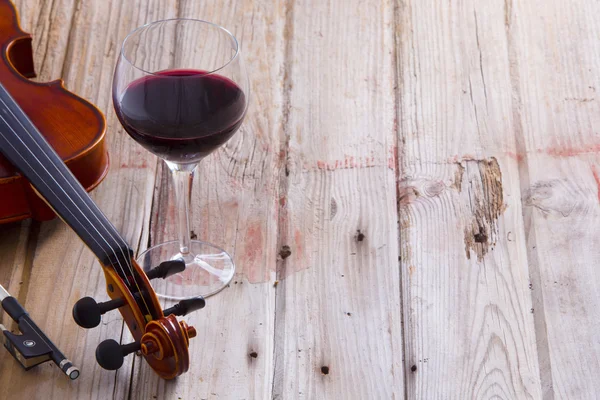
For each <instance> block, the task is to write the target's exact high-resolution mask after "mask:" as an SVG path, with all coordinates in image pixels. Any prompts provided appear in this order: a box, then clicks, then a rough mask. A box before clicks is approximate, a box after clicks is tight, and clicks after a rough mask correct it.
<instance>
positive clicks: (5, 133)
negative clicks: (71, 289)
mask: <svg viewBox="0 0 600 400" xmlns="http://www.w3.org/2000/svg"><path fill="white" fill-rule="evenodd" d="M9 4H10V2H8V1H0V13H4V14H5V15H6V13H8V12H9V11H10V10H9ZM12 11H14V8H12ZM14 16H15V18H12V19H7V18H0V31H2V35H4V43H5V44H4V47H3V51H4V52H3V55H4V62H0V153H1V154H2V155H4V157H5V158H3V159H2V160H1V161H0V171H1V173H3V174H6V171H12V172H11V173H13V174H14V173H16V171H18V173H19V175H14V176H13V177H12V178H7V179H4V178H3V179H1V180H0V185H2V186H0V187H4V186H5V185H11V184H12V185H19V188H18V189H14V190H15V191H14V192H13V193H12V194H11V195H8V194H6V192H4V190H5V189H0V190H1V191H2V193H3V195H2V197H1V200H0V204H1V207H0V210H2V212H6V213H7V215H4V217H5V218H9V219H10V218H12V219H13V220H14V219H19V218H21V217H22V216H23V215H22V214H12V215H8V214H10V213H8V211H10V210H12V209H11V208H10V207H8V206H7V205H6V204H9V203H11V202H12V203H15V202H18V201H22V200H24V199H26V200H27V202H28V204H29V205H30V206H31V205H32V203H33V202H34V201H33V200H32V199H33V196H36V198H38V199H41V200H40V201H43V202H45V203H46V204H47V206H48V207H49V209H50V210H52V211H53V212H54V213H55V214H56V215H58V216H59V217H60V218H61V219H62V220H63V221H64V222H65V223H66V224H67V225H69V226H70V227H71V229H72V230H73V231H74V232H75V233H76V234H77V235H78V236H79V238H80V239H81V240H82V241H83V242H84V243H85V244H86V245H87V247H88V248H89V249H90V250H91V251H92V252H93V253H94V255H95V256H96V257H97V258H98V260H99V262H100V265H101V267H102V269H103V271H104V276H105V279H106V291H107V294H108V297H109V298H110V300H109V301H106V302H100V303H98V302H96V301H95V300H94V299H92V298H91V297H84V298H82V299H80V300H79V301H78V302H77V303H76V304H75V306H74V307H73V318H74V320H75V322H76V323H77V324H78V325H80V326H81V327H84V328H93V327H95V326H98V325H99V324H100V319H101V316H102V315H103V314H104V313H106V312H109V311H111V310H115V309H118V310H119V312H120V313H121V315H122V317H123V319H124V320H125V322H126V324H127V327H128V328H129V331H130V332H131V334H132V336H133V338H134V342H133V343H129V344H125V345H121V344H119V343H118V342H116V341H115V340H112V339H108V340H105V341H103V342H102V343H100V344H99V346H98V347H97V349H96V360H97V362H98V363H99V364H100V366H101V367H102V368H104V369H107V370H116V369H118V368H120V367H121V366H122V365H123V361H124V357H125V356H126V355H127V354H130V353H132V352H135V351H140V352H141V354H142V355H143V356H144V358H145V359H146V361H147V363H148V365H150V367H151V368H152V369H153V370H154V371H155V372H156V373H157V374H158V375H159V376H161V377H162V378H164V379H172V378H175V377H176V376H178V375H181V374H183V373H185V372H186V371H187V370H188V368H189V363H190V356H189V350H188V348H189V341H190V339H191V338H193V337H194V336H196V330H195V329H194V328H193V327H191V326H188V325H187V324H186V323H185V321H180V320H178V319H177V316H184V315H186V314H188V313H190V312H192V311H195V310H198V309H201V308H203V307H204V305H205V302H204V299H203V298H202V297H196V298H191V299H186V300H182V301H181V302H179V303H178V304H176V305H175V306H173V307H170V308H168V309H165V310H163V309H162V308H161V306H160V303H159V302H158V298H157V296H156V293H155V292H154V290H153V288H152V286H151V284H150V280H152V279H161V278H163V279H164V278H167V277H169V276H171V275H173V274H176V273H179V272H182V271H183V270H184V269H185V263H184V262H183V261H179V260H174V261H165V262H163V263H161V264H160V265H159V266H157V267H155V268H153V269H150V270H149V271H147V272H144V270H142V268H141V267H140V266H139V265H138V264H137V263H136V261H135V259H134V258H133V250H132V249H131V247H130V246H129V245H128V243H127V242H126V241H125V240H124V239H123V237H122V236H121V235H120V233H119V232H118V231H117V229H116V228H115V227H114V225H113V224H112V223H111V222H110V221H109V220H108V218H107V217H106V216H105V215H104V214H103V213H102V211H101V210H100V208H99V207H98V206H97V205H96V204H95V203H94V201H93V200H92V198H91V197H90V196H89V194H88V192H87V190H86V187H87V189H89V188H90V187H92V186H93V185H94V184H96V183H97V182H98V181H99V180H101V179H102V177H103V176H104V174H105V173H106V172H105V167H101V168H96V169H95V171H87V169H88V167H89V169H92V166H94V165H95V166H96V167H97V166H98V165H100V166H102V165H105V162H106V160H107V159H106V152H105V150H104V144H103V141H102V138H103V135H104V119H103V117H102V114H100V112H99V111H97V109H95V107H93V106H91V105H90V104H89V103H87V102H85V101H83V100H82V99H80V98H78V97H76V96H75V95H73V94H71V93H69V92H68V91H66V90H65V89H64V88H63V87H62V83H61V82H60V81H55V82H50V83H48V84H39V83H34V82H31V81H29V80H27V79H25V78H24V77H23V76H21V75H20V74H19V73H17V72H18V71H21V72H27V71H30V72H31V71H32V69H31V63H30V60H29V61H28V59H27V57H26V56H25V57H23V54H26V53H28V52H30V50H31V44H30V37H29V36H28V35H26V34H24V33H23V32H22V31H20V29H19V28H18V24H17V22H16V14H14ZM11 29H12V31H11V33H7V31H8V30H11ZM9 60H13V61H12V62H10V61H9ZM19 60H20V61H19ZM90 121H91V122H92V123H90ZM94 121H95V122H96V123H93V122H94ZM90 138H93V140H92V141H91V142H90V141H88V139H90ZM67 142H68V143H69V145H67ZM70 145H74V146H71V147H69V146H70ZM74 148H79V149H80V150H81V153H80V154H76V153H75V152H74ZM76 167H77V168H76ZM77 172H79V173H80V174H79V176H77V175H76V173H77ZM0 176H3V175H0ZM25 179H26V180H27V183H25ZM84 185H86V186H84ZM23 186H27V187H29V188H30V189H23ZM27 190H30V191H31V194H28V193H27ZM23 191H25V193H23ZM12 196H17V197H18V196H21V197H18V198H17V199H14V198H12ZM5 203H6V204H5ZM9 205H10V204H9ZM12 206H14V204H12ZM2 207H3V208H2ZM13 209H14V207H13ZM7 210H8V211H7ZM11 212H12V211H11ZM29 212H31V213H32V214H33V215H35V214H36V209H35V207H33V208H30V209H29ZM4 297H6V298H5V299H4V300H3V303H4V302H6V300H7V299H8V296H7V294H6V293H5V294H4ZM3 306H4V304H3ZM19 307H20V306H19ZM9 309H11V310H12V311H11V317H13V318H15V319H17V317H20V316H21V315H23V312H24V310H23V311H22V310H21V309H20V308H18V307H17V306H16V305H14V304H13V305H11V307H9ZM15 310H16V311H15ZM5 334H6V333H5ZM23 334H26V333H25V332H23ZM17 350H19V349H17ZM51 350H52V353H51V354H52V356H53V357H54V361H55V362H57V363H59V364H62V365H60V367H61V369H66V370H64V371H63V372H65V373H67V374H68V373H69V372H68V368H70V365H68V364H65V363H63V362H62V361H59V360H60V359H61V358H64V356H63V355H62V354H59V353H60V352H59V351H58V349H51ZM28 351H34V349H29V350H28ZM29 354H32V353H31V352H30V353H29ZM21 355H22V354H21ZM63 367H64V368H63ZM78 375H79V373H77V376H78Z"/></svg>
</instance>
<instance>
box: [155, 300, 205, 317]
mask: <svg viewBox="0 0 600 400" xmlns="http://www.w3.org/2000/svg"><path fill="white" fill-rule="evenodd" d="M205 305H206V301H205V300H204V297H202V296H198V297H194V298H192V299H185V300H181V301H180V302H179V303H177V304H175V305H174V306H173V307H169V308H167V309H165V310H164V311H163V314H164V315H165V317H166V316H168V315H171V314H173V315H177V316H180V317H183V316H185V315H187V314H189V313H191V312H193V311H196V310H200V309H202V308H204V306H205Z"/></svg>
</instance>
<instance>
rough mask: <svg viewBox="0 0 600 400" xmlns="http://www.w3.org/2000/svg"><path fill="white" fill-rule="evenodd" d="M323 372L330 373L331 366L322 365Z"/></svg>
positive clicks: (324, 373)
mask: <svg viewBox="0 0 600 400" xmlns="http://www.w3.org/2000/svg"><path fill="white" fill-rule="evenodd" d="M321 373H322V374H323V375H329V367H328V366H327V365H323V366H322V367H321Z"/></svg>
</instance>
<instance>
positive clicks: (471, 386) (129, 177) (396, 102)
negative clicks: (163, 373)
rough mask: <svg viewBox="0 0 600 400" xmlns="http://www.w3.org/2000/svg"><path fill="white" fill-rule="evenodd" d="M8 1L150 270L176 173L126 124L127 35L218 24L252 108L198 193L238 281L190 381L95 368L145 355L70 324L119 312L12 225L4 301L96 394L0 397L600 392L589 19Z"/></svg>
mask: <svg viewBox="0 0 600 400" xmlns="http://www.w3.org/2000/svg"><path fill="white" fill-rule="evenodd" d="M16 4H17V8H18V9H19V11H20V19H21V25H22V27H23V29H24V30H25V31H27V32H31V33H32V34H33V35H34V52H35V55H34V56H35V64H36V69H37V71H38V73H39V77H38V79H39V80H41V81H47V80H52V79H56V78H63V79H64V80H65V84H66V86H67V87H68V88H69V89H71V90H73V91H75V92H76V93H78V94H80V95H82V96H83V97H85V98H87V99H89V100H91V101H92V102H94V103H95V104H97V105H98V106H99V107H100V108H101V109H102V111H103V112H104V113H105V115H106V117H107V122H108V141H109V144H110V149H111V153H110V154H111V169H110V174H109V175H108V177H107V179H106V181H105V182H103V183H102V185H101V186H100V187H99V188H98V189H96V190H95V191H94V192H93V197H94V199H95V200H96V201H97V202H98V204H99V205H100V207H101V208H102V209H103V210H104V211H105V212H106V213H107V215H108V216H109V217H110V218H111V220H112V221H113V222H114V223H115V225H116V226H117V228H118V229H120V230H121V232H123V234H124V236H125V237H126V239H127V240H128V241H129V242H130V243H131V244H132V245H133V246H134V248H135V249H136V250H138V251H142V250H143V249H144V248H145V247H146V246H147V243H148V242H149V240H150V241H151V242H152V243H156V242H158V241H161V240H162V239H163V238H174V237H175V233H176V231H175V229H174V226H173V225H172V224H171V221H173V219H174V218H173V217H174V209H173V206H174V205H173V201H172V197H171V196H172V191H171V188H170V182H169V176H168V174H167V171H166V170H165V168H163V166H162V165H161V164H160V163H159V162H157V160H156V158H155V157H153V156H152V155H150V154H149V153H148V152H146V151H144V150H142V149H141V147H139V146H138V145H136V144H135V143H134V142H133V141H132V140H130V139H129V138H128V136H127V135H126V134H125V133H124V132H123V130H122V129H121V127H120V126H119V123H118V121H117V120H116V118H115V115H114V112H113V110H112V103H111V82H112V72H113V68H114V64H115V61H116V57H117V55H118V51H119V45H120V43H121V41H122V40H123V38H124V37H125V35H126V34H127V33H128V32H129V31H131V30H132V29H133V28H135V27H137V26H139V25H142V24H144V23H146V22H149V21H152V20H157V19H162V18H172V17H176V16H181V17H191V18H201V19H206V20H210V21H214V22H216V23H219V24H222V25H224V26H226V27H228V28H229V29H230V30H232V32H233V33H234V34H235V35H236V36H237V37H238V38H239V40H240V42H241V45H242V52H243V54H244V56H245V59H246V61H247V65H248V69H249V72H250V76H251V83H252V97H251V101H252V105H251V109H250V112H249V114H248V118H247V120H246V121H245V123H244V125H243V128H242V129H241V131H240V132H239V134H238V135H237V136H236V137H235V138H234V139H232V140H231V141H230V142H229V143H228V144H227V145H226V146H224V147H223V148H222V149H220V150H219V151H218V152H216V153H215V154H213V155H211V156H210V157H209V158H208V159H207V160H206V161H205V162H203V163H202V164H201V166H200V168H199V170H198V172H197V174H196V181H195V184H194V193H193V199H194V200H193V206H192V229H193V230H194V233H196V235H197V236H198V237H199V238H200V239H203V240H208V241H211V242H215V243H219V244H221V245H222V246H223V247H224V248H225V249H226V250H228V251H229V252H230V253H231V254H232V255H233V256H234V258H235V260H236V263H237V265H238V271H237V276H236V278H235V279H234V283H232V285H231V287H230V288H228V289H227V290H225V291H223V292H222V293H220V294H219V295H217V296H215V297H213V298H210V299H209V300H210V301H209V302H208V305H207V307H206V309H205V310H203V311H200V312H198V313H196V314H194V315H191V316H189V317H186V319H187V320H188V322H190V323H192V324H193V325H195V326H196V328H197V330H198V333H199V335H198V337H197V338H196V339H194V340H193V341H192V346H191V349H190V350H191V354H192V366H191V369H190V371H189V372H188V373H187V374H186V375H184V376H182V377H180V378H178V379H177V380H175V381H172V382H165V381H162V380H160V379H158V378H156V376H155V375H154V374H153V373H152V371H151V370H150V369H149V368H148V367H147V366H146V365H145V364H144V363H143V361H142V359H141V358H140V357H136V356H131V357H128V358H127V361H126V364H125V365H124V367H123V368H121V369H120V370H119V371H117V372H116V373H115V372H108V371H104V370H102V369H101V368H99V367H98V366H97V365H96V363H95V360H94V351H95V347H96V345H97V344H98V343H99V342H100V341H101V340H104V339H107V338H114V339H120V340H121V341H123V342H124V343H125V342H128V341H129V340H130V337H129V335H128V333H127V331H126V330H123V324H122V322H121V320H120V318H119V317H118V314H117V313H109V314H107V315H105V316H104V318H103V322H102V324H101V326H100V327H98V328H96V329H92V330H89V331H86V330H83V329H81V328H79V327H77V326H76V325H75V324H74V322H73V321H72V318H71V315H70V313H71V308H72V306H73V304H74V302H75V301H76V300H78V299H79V298H80V297H83V296H85V295H91V296H95V297H96V298H97V299H99V300H104V299H106V294H105V293H104V290H105V289H104V278H103V277H102V276H101V274H100V268H99V266H98V264H97V262H96V260H95V259H94V258H93V257H92V255H91V253H90V252H89V251H88V250H87V249H86V248H85V247H84V246H83V245H82V244H81V243H80V242H79V241H78V240H77V238H76V237H75V235H74V234H73V233H72V232H70V231H69V230H68V229H67V228H66V227H65V226H64V225H63V224H62V223H61V222H60V221H52V222H47V223H42V224H40V223H36V222H31V221H26V222H22V223H16V224H10V225H6V226H2V227H0V283H2V285H4V286H6V287H7V288H8V289H9V290H10V291H11V292H12V293H13V294H15V295H16V296H18V297H19V299H20V300H21V301H22V302H23V303H24V304H25V306H26V307H27V308H28V309H29V311H30V313H31V314H32V316H33V317H34V318H35V319H36V320H37V321H38V323H39V324H40V325H41V326H43V328H44V330H45V331H46V332H47V333H48V334H49V335H50V336H51V337H52V338H54V339H55V341H56V343H57V344H58V345H59V347H61V348H62V349H63V350H64V351H65V353H67V354H68V355H69V357H70V358H71V359H72V360H73V361H74V362H75V363H76V364H77V365H79V366H80V368H81V370H82V376H81V378H80V379H79V380H77V381H75V382H67V381H66V380H65V379H64V377H62V376H61V374H60V372H59V371H58V369H57V368H55V367H54V366H51V365H49V364H46V365H44V366H42V367H41V368H37V369H34V370H31V371H29V372H24V371H22V370H21V369H20V368H18V366H17V364H16V363H15V362H14V361H13V360H12V359H11V358H10V356H9V355H8V354H7V353H6V352H0V387H1V388H3V391H2V393H1V394H0V398H17V399H19V398H30V399H36V398H39V399H65V398H73V399H75V398H76V399H85V398H93V399H109V398H112V399H125V398H134V399H152V398H157V399H178V398H181V399H267V398H273V399H279V400H281V399H295V398H298V399H326V398H330V399H342V398H344V399H392V398H406V399H414V398H417V399H433V398H443V399H446V398H452V399H471V398H473V399H489V398H501V399H527V398H529V399H542V398H543V399H594V398H596V396H597V393H600V378H599V377H598V374H597V373H595V372H596V371H597V370H598V369H599V367H600V364H599V361H598V360H599V359H600V334H599V333H598V332H599V331H600V325H599V322H598V321H600V311H599V310H600V295H599V294H598V293H599V291H600V287H599V286H600V284H599V282H600V276H599V275H598V274H599V273H598V272H597V271H598V269H597V268H596V267H595V262H596V261H598V259H599V257H598V256H597V250H596V249H597V248H598V247H599V246H598V245H600V243H599V239H598V237H600V235H598V232H599V230H598V228H597V223H599V222H600V195H599V193H600V189H598V188H599V185H600V165H598V164H599V162H600V159H599V158H598V155H597V154H598V151H599V150H600V145H599V143H600V142H599V139H598V138H597V133H596V132H595V130H597V126H598V123H599V122H600V121H599V120H598V119H599V118H600V117H599V115H600V112H599V111H600V110H598V101H597V99H596V90H597V89H598V88H600V82H598V81H599V78H600V75H599V74H598V71H599V70H600V68H599V66H598V60H599V58H598V57H599V56H598V55H599V54H600V51H599V50H600V44H599V42H598V41H597V37H598V33H599V32H598V30H599V29H598V27H597V25H596V23H595V20H594V17H595V16H596V15H598V13H599V12H600V9H599V7H600V6H599V5H598V4H597V3H596V2H594V1H592V0H577V1H572V2H568V6H567V5H565V3H564V2H560V1H558V0H552V1H541V0H534V1H530V2H516V1H511V0H506V1H501V0H492V1H487V2H481V1H479V2H478V1H474V0H468V1H463V2H447V1H443V0H437V1H434V2H422V1H416V0H403V1H397V2H392V1H387V0H374V1H370V2H361V1H358V0H356V1H355V0H351V1H344V2H341V1H316V0H288V1H285V2H277V3H273V2H268V1H264V0H244V1H233V0H228V1H225V2H217V1H214V0H211V1H203V2H198V1H193V0H153V1H142V0H131V1H127V2H119V1H115V0H110V1H102V2H100V1H90V0H54V1H44V2H40V1H38V0H18V1H17V2H16ZM284 246H288V247H289V252H288V251H286V250H287V248H285V250H284ZM282 250H283V251H282ZM290 252H291V254H290ZM235 282H237V283H235ZM49 299H52V301H49ZM0 322H1V323H4V324H8V318H7V317H6V316H5V315H2V316H0ZM8 325H10V324H8ZM4 388H10V390H11V393H10V395H8V394H7V393H8V392H7V391H6V390H5V389H4Z"/></svg>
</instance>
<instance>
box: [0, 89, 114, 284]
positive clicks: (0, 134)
mask: <svg viewBox="0 0 600 400" xmlns="http://www.w3.org/2000/svg"><path fill="white" fill-rule="evenodd" d="M0 101H2V99H0ZM2 102H3V101H2ZM0 119H2V121H4V123H5V124H6V125H7V126H9V125H8V122H7V121H6V120H5V119H4V117H2V116H1V115H0ZM9 129H11V130H12V131H13V132H14V130H13V129H12V128H10V126H9ZM0 136H2V138H3V139H4V140H6V141H7V142H8V144H9V146H10V147H12V148H13V150H14V151H15V154H18V155H21V154H20V153H19V152H18V151H17V149H16V148H15V147H14V146H13V145H12V144H11V143H10V141H9V140H8V139H7V138H6V136H4V134H3V133H2V132H1V131H0ZM34 157H35V156H34ZM21 159H22V160H23V161H24V162H25V163H26V164H27V165H29V166H31V164H30V163H29V162H27V160H26V159H25V157H22V156H21ZM38 161H39V160H38ZM40 164H41V163H40ZM33 172H34V173H35V174H36V175H37V177H38V178H39V179H40V180H41V181H42V182H44V181H43V180H42V177H41V176H40V175H39V174H38V173H37V172H36V171H35V170H33ZM44 184H46V183H45V182H44ZM57 185H58V184H57ZM46 187H48V189H49V190H50V191H51V192H52V194H54V195H55V196H56V193H55V192H54V190H52V188H51V187H50V186H49V185H48V184H46ZM57 198H58V201H60V203H61V204H62V205H63V206H64V207H65V208H67V205H66V204H65V203H63V201H62V200H61V199H60V197H58V196H57ZM71 215H72V216H73V218H74V219H75V220H76V221H77V222H80V220H79V219H78V218H77V217H76V216H75V214H73V213H71ZM82 227H83V229H84V230H85V231H86V233H87V234H88V235H90V237H91V238H92V240H93V241H94V242H95V243H96V244H97V245H98V246H99V247H100V248H101V249H102V251H103V252H104V254H105V255H106V257H107V258H109V255H108V253H107V252H106V250H104V248H103V247H102V246H101V245H100V243H98V241H97V240H96V239H95V238H94V236H93V235H91V234H90V231H88V230H87V228H86V227H85V226H84V225H83V224H82ZM98 235H100V232H98ZM100 236H101V235H100ZM101 237H102V236H101ZM105 242H106V240H105ZM106 244H108V243H106ZM113 253H114V252H113ZM114 255H115V257H116V256H117V255H116V254H114ZM121 269H122V270H123V268H122V267H121ZM122 272H123V273H125V271H124V270H123V271H122Z"/></svg>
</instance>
